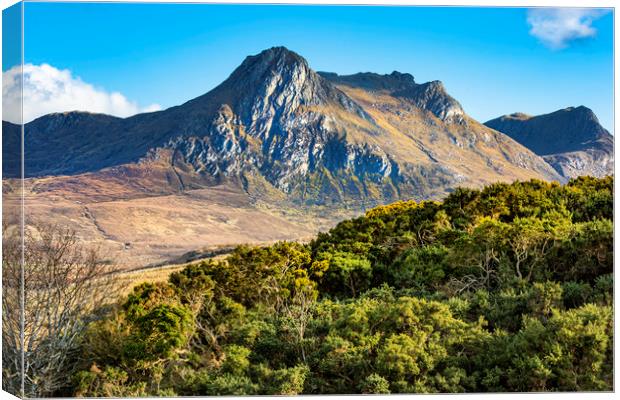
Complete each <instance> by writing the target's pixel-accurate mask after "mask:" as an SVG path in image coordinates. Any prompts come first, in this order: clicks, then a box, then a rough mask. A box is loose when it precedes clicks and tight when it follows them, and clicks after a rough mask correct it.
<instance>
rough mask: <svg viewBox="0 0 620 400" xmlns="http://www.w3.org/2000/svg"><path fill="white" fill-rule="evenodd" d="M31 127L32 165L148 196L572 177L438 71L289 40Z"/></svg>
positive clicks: (409, 194) (315, 194)
mask: <svg viewBox="0 0 620 400" xmlns="http://www.w3.org/2000/svg"><path fill="white" fill-rule="evenodd" d="M490 125H491V126H493V125H492V124H490ZM3 128H4V132H5V134H4V137H3V145H4V146H5V149H6V150H8V151H5V157H4V162H3V164H4V165H3V167H4V171H5V172H4V173H5V177H16V176H19V168H18V165H19V163H18V162H17V161H18V159H17V158H16V156H17V154H18V152H16V151H14V150H15V149H17V147H18V146H19V140H18V137H19V135H18V134H15V133H11V132H13V131H16V132H19V130H18V129H16V128H15V126H11V124H9V123H7V122H3ZM497 128H498V129H499V128H503V127H497ZM500 130H501V129H500ZM25 138H26V142H25V174H26V176H27V177H43V176H59V175H62V176H65V177H64V178H62V179H64V181H63V182H64V183H65V184H67V182H70V185H69V186H71V187H73V188H74V189H75V190H81V191H84V190H85V189H84V187H83V185H87V184H88V185H92V184H93V182H94V181H100V182H103V183H101V184H100V186H105V182H109V181H114V182H115V183H116V184H119V185H126V186H132V187H133V188H134V189H136V190H137V191H138V192H140V193H141V194H148V195H151V194H165V193H178V192H183V191H187V190H192V189H200V188H204V187H210V186H214V185H219V184H223V183H226V184H231V185H236V186H238V187H240V188H243V190H245V191H246V192H247V193H248V194H250V195H252V196H254V197H258V198H260V197H267V198H271V197H274V196H275V197H279V198H286V199H289V200H291V201H293V202H295V203H298V204H309V205H316V204H319V205H320V204H336V205H338V204H342V203H343V202H344V203H351V204H357V205H359V206H360V207H367V206H369V205H374V204H377V203H384V202H389V201H393V200H397V199H403V198H415V199H425V198H436V197H439V196H441V195H443V194H445V193H447V192H450V191H451V190H452V189H453V188H454V187H456V186H480V185H482V184H485V183H489V182H495V181H512V180H515V179H529V178H540V179H546V180H559V181H563V180H564V177H563V176H561V175H560V174H558V172H556V170H555V169H554V168H552V167H551V166H550V165H549V164H548V163H547V162H545V160H543V158H541V157H539V156H538V155H537V154H535V152H533V151H531V150H530V149H528V148H527V147H526V146H528V144H527V143H523V144H525V146H524V145H523V144H519V143H518V141H519V139H518V138H517V137H515V139H517V140H516V141H515V140H513V139H511V138H510V137H509V136H508V135H506V134H504V133H500V132H498V131H496V130H493V129H490V128H489V127H487V126H485V125H482V124H480V123H478V122H477V121H475V120H474V119H472V118H471V117H469V116H468V115H467V114H466V113H465V112H464V111H463V109H462V107H461V105H460V104H459V103H458V101H456V100H455V99H454V98H452V97H451V96H450V95H448V94H447V92H446V90H445V88H444V86H443V84H442V83H441V82H439V81H433V82H428V83H422V84H418V83H416V82H415V80H414V78H413V76H411V75H409V74H403V73H399V72H393V73H392V74H389V75H378V74H373V73H360V74H355V75H349V76H340V75H337V74H334V73H328V72H321V73H316V72H315V71H313V70H312V69H311V68H310V67H309V66H308V63H307V62H306V60H305V59H303V58H302V57H301V56H299V55H298V54H296V53H294V52H292V51H289V50H288V49H286V48H284V47H274V48H271V49H268V50H265V51H263V52H261V53H260V54H258V55H255V56H250V57H247V58H246V59H245V61H243V63H242V64H241V65H240V66H239V67H238V68H237V69H236V70H235V71H233V73H232V74H231V75H230V77H229V78H228V79H226V80H225V81H224V82H223V83H222V84H220V85H219V86H217V87H216V88H215V89H213V90H211V91H210V92H208V93H206V94H204V95H202V96H200V97H198V98H195V99H193V100H190V101H188V102H187V103H185V104H183V105H180V106H176V107H172V108H169V109H167V110H164V111H159V112H152V113H145V114H139V115H136V116H133V117H129V118H124V119H123V118H116V117H112V116H108V115H100V114H91V113H85V112H77V111H76V112H66V113H54V114H49V115H46V116H43V117H40V118H38V119H36V120H34V121H32V122H30V123H28V124H26V126H25ZM66 176H70V180H68V178H67V177H66ZM564 176H566V175H564ZM45 182H46V183H45V185H48V186H49V185H52V186H53V185H54V184H56V183H55V182H54V181H53V180H49V179H48V180H46V181H45ZM82 183H83V184H82ZM45 187H46V186H40V190H45Z"/></svg>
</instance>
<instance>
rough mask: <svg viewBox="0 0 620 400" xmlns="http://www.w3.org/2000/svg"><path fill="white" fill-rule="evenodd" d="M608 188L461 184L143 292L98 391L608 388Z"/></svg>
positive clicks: (106, 331)
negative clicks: (441, 196)
mask: <svg viewBox="0 0 620 400" xmlns="http://www.w3.org/2000/svg"><path fill="white" fill-rule="evenodd" d="M612 193H613V179H612V178H604V179H594V178H579V179H576V180H572V181H571V182H570V183H569V184H567V185H565V186H560V185H557V184H551V183H545V182H540V181H530V182H517V183H514V184H511V185H508V184H494V185H491V186H489V187H486V188H484V189H482V190H480V191H478V190H471V189H458V190H456V191H455V192H454V193H452V194H451V195H450V196H448V197H447V198H446V199H445V201H444V202H442V203H438V202H423V203H415V202H398V203H394V204H391V205H387V206H382V207H377V208H375V209H372V210H370V211H368V212H367V213H366V215H365V216H362V217H359V218H356V219H352V220H348V221H344V222H342V223H340V224H339V225H338V226H336V227H335V228H334V229H332V230H331V231H330V232H328V233H322V234H319V235H318V236H317V238H316V239H315V240H314V241H312V242H311V243H309V244H307V245H303V244H298V243H278V244H275V245H273V246H270V247H265V248H256V247H247V246H240V247H238V248H237V249H236V250H235V251H234V252H233V253H232V254H231V255H230V256H229V257H228V258H227V259H226V260H223V261H214V260H210V261H205V262H201V263H197V264H193V265H190V266H188V267H187V268H185V269H184V270H183V271H181V272H179V273H176V274H173V275H172V276H171V277H170V280H169V283H167V284H159V285H151V284H144V285H141V286H138V287H136V288H135V289H134V292H133V293H132V294H131V295H129V296H128V297H127V298H126V299H124V300H123V302H121V303H120V304H119V305H118V307H116V309H115V310H113V311H112V312H110V313H108V314H107V315H106V317H105V318H104V319H102V320H99V321H97V322H94V323H93V324H91V326H90V329H89V331H88V334H87V336H86V338H85V340H84V346H83V359H84V360H86V361H85V362H84V365H83V370H82V371H81V372H79V373H78V374H77V375H76V376H75V377H74V390H75V394H78V395H88V396H103V395H108V396H109V395H113V396H129V395H175V394H176V395H219V394H230V395H233V394H236V395H240V394H298V393H313V394H318V393H325V394H327V393H403V392H472V391H546V390H611V389H612V364H613V360H612V342H613V336H612V308H611V307H612V293H613V276H612V272H613V224H612V212H613V197H612V196H613V195H612Z"/></svg>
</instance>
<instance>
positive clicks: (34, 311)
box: [2, 224, 116, 397]
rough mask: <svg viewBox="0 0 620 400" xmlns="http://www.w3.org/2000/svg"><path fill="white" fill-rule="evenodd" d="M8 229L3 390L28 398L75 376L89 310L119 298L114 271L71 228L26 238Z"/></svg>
mask: <svg viewBox="0 0 620 400" xmlns="http://www.w3.org/2000/svg"><path fill="white" fill-rule="evenodd" d="M8 229H9V228H7V227H4V226H3V252H2V266H3V274H2V283H3V288H4V292H3V298H2V322H3V330H2V344H3V352H2V357H3V369H4V370H3V373H4V379H3V388H5V390H7V391H10V392H13V393H16V394H21V395H22V396H26V397H43V396H49V395H53V394H54V393H56V392H57V391H58V390H59V389H61V388H63V387H65V386H66V385H67V384H68V383H69V381H70V379H71V376H72V375H73V373H74V371H75V368H76V366H77V362H78V353H79V349H80V343H81V340H82V333H83V331H84V329H85V327H86V325H87V324H88V322H89V319H90V318H92V317H93V311H94V310H95V309H96V308H97V307H99V306H101V305H103V304H104V303H105V302H106V301H110V300H115V299H116V295H115V291H114V287H113V285H112V279H113V275H112V274H111V270H110V269H111V267H109V266H104V265H102V264H101V263H100V261H99V260H100V258H99V256H98V252H97V250H96V249H92V248H87V246H85V245H84V244H83V243H82V242H80V240H79V238H78V236H77V235H76V234H75V232H74V231H72V230H70V229H65V228H62V227H58V226H50V225H44V224H36V225H33V226H29V227H28V229H26V230H25V232H24V237H23V241H22V240H21V235H18V234H11V233H10V232H8ZM22 246H23V247H22ZM22 250H23V259H22ZM22 268H23V271H22ZM22 274H23V275H22ZM22 283H23V292H22V287H21V285H22ZM22 293H23V298H22ZM22 300H23V302H24V309H23V322H22V320H21V317H22V315H21V312H22V311H20V310H21V302H22ZM22 330H23V331H22ZM22 334H23V336H22ZM22 351H23V365H22ZM22 368H23V369H22ZM22 379H23V382H22Z"/></svg>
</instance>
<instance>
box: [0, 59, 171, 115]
mask: <svg viewBox="0 0 620 400" xmlns="http://www.w3.org/2000/svg"><path fill="white" fill-rule="evenodd" d="M20 74H21V69H20V68H19V66H17V67H13V68H11V69H9V70H8V71H4V72H3V73H2V119H4V120H6V121H11V122H16V123H19V122H20V119H21V118H20V112H21V111H20V96H21V91H20V78H21V76H20ZM23 74H24V87H23V96H24V122H29V121H32V120H33V119H35V118H37V117H40V116H42V115H45V114H49V113H51V112H63V111H74V110H78V111H89V112H97V113H104V114H111V115H116V116H119V117H128V116H130V115H134V114H137V113H140V112H146V111H157V110H160V109H161V106H159V105H158V104H151V105H149V106H147V107H140V106H139V105H138V104H137V103H136V102H133V101H130V100H128V99H127V98H126V97H125V96H124V95H123V94H121V93H119V92H107V91H105V90H103V89H100V88H96V87H95V86H93V85H91V84H89V83H86V82H84V81H82V80H81V79H80V78H79V77H75V76H73V74H72V73H71V71H69V70H66V69H65V70H60V69H58V68H55V67H53V66H51V65H48V64H41V65H33V64H25V65H24V68H23Z"/></svg>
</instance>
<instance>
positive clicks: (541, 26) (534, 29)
mask: <svg viewBox="0 0 620 400" xmlns="http://www.w3.org/2000/svg"><path fill="white" fill-rule="evenodd" d="M607 12H608V11H607V10H603V9H594V8H536V9H531V10H529V11H528V15H527V23H528V24H529V26H530V34H531V35H532V36H535V37H537V38H538V39H540V41H541V42H542V43H543V44H544V45H545V46H547V47H549V48H551V49H554V50H558V49H563V48H565V47H567V46H568V45H569V44H570V43H571V42H572V41H574V40H577V39H586V38H591V37H594V36H595V35H596V29H595V28H594V27H592V22H594V20H596V19H598V18H600V17H602V16H603V15H605V14H606V13H607Z"/></svg>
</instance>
